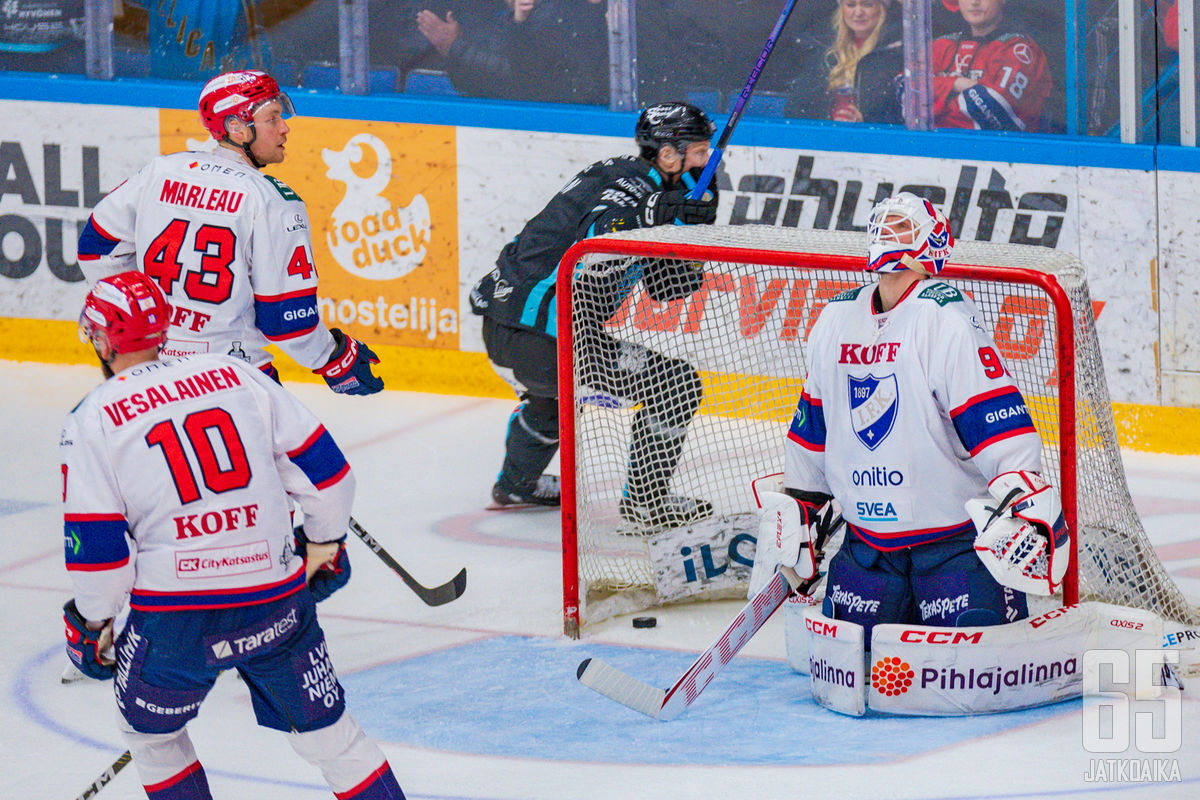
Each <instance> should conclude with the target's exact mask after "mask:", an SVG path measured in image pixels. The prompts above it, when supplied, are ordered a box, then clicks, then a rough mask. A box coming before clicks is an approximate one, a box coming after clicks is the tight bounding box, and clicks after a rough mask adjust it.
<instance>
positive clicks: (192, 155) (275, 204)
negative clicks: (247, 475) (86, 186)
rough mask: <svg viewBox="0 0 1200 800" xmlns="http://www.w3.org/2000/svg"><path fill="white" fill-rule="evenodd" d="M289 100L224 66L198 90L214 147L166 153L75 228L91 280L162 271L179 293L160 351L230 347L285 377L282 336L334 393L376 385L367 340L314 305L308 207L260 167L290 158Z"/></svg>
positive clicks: (160, 277)
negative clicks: (277, 359)
mask: <svg viewBox="0 0 1200 800" xmlns="http://www.w3.org/2000/svg"><path fill="white" fill-rule="evenodd" d="M292 113H293V112H292V103H291V100H290V99H288V96H287V95H286V94H284V93H283V92H282V91H280V89H279V85H278V84H277V83H276V82H275V80H274V79H273V78H272V77H271V76H270V75H267V74H266V73H263V72H258V71H255V70H242V71H237V72H228V73H225V74H223V75H219V76H217V77H216V78H213V79H212V80H211V81H209V82H208V83H207V84H206V85H205V86H204V89H203V90H202V91H201V93H200V120H201V122H202V123H203V125H204V127H205V129H207V130H208V132H209V133H211V134H212V137H213V139H215V140H216V142H217V144H218V147H217V148H216V150H215V151H214V152H212V153H205V152H182V153H173V154H170V155H164V156H159V157H158V158H155V159H154V160H153V161H151V162H150V163H149V164H148V165H146V166H145V167H143V168H142V169H141V170H140V171H139V172H138V173H137V174H136V175H134V176H133V177H131V178H130V179H129V180H127V181H125V182H124V183H122V184H121V185H120V186H118V187H117V188H116V189H113V191H112V192H110V193H109V194H108V195H107V196H106V197H105V198H104V199H102V200H101V201H100V202H99V203H97V204H96V207H95V209H93V211H92V215H91V217H90V218H89V219H88V222H87V225H86V227H85V228H84V230H83V232H82V234H81V235H80V237H79V265H80V267H81V268H82V269H83V270H84V273H85V275H87V277H88V278H89V279H90V280H92V281H95V280H96V279H98V278H100V277H103V276H105V275H110V274H113V273H114V272H119V271H123V270H128V269H138V270H141V271H142V272H144V273H146V274H147V275H149V276H150V277H152V278H154V280H155V281H157V282H158V285H159V287H160V288H161V289H162V290H163V292H164V293H165V294H166V295H167V298H168V299H169V300H170V302H171V328H170V332H169V334H168V338H167V343H166V345H165V346H164V348H163V353H164V355H168V356H183V355H188V354H191V353H225V354H229V355H233V356H237V357H239V358H243V359H245V360H247V361H249V362H250V363H251V364H252V365H254V366H255V367H258V368H259V369H261V370H263V371H264V372H266V373H267V374H268V375H271V376H272V377H275V378H276V379H278V376H277V373H276V371H275V368H274V367H273V366H272V365H271V356H270V354H269V353H267V351H266V350H264V349H263V348H264V347H265V346H266V345H267V344H275V345H278V346H279V347H280V349H282V350H283V351H284V352H285V353H287V354H288V355H289V356H290V357H292V358H293V359H295V360H296V361H297V362H298V363H300V364H301V365H303V366H306V367H309V368H310V369H312V370H313V372H316V373H317V374H319V375H321V376H322V377H324V378H325V381H326V382H327V383H328V384H329V386H330V387H331V388H332V389H333V390H334V391H335V392H342V393H346V394H372V393H374V392H378V391H379V390H380V389H382V388H383V381H382V380H381V379H380V378H379V377H377V376H375V375H373V374H372V373H371V365H372V364H377V363H379V359H378V358H377V357H376V356H375V354H374V353H373V352H372V351H371V350H370V348H368V347H367V346H366V345H365V344H363V343H362V342H359V341H357V340H355V339H353V338H350V337H349V336H346V335H345V334H344V333H342V331H340V330H339V329H337V328H334V329H332V330H330V329H328V328H326V327H325V325H324V324H323V323H322V322H321V319H320V315H319V313H318V310H317V272H316V268H315V267H314V265H313V255H312V254H313V250H312V238H311V234H310V232H309V228H310V226H309V221H308V211H307V210H306V208H305V206H304V203H303V201H301V199H300V197H299V196H298V195H297V194H296V193H295V192H294V191H292V189H291V188H289V187H288V186H287V185H286V184H284V183H283V182H281V181H279V180H278V179H276V178H273V177H271V176H270V175H267V174H265V173H263V172H260V170H261V168H262V167H264V166H266V165H268V164H278V163H280V162H282V161H283V160H284V156H285V153H286V150H285V145H286V142H287V135H288V132H289V130H290V129H289V128H288V124H287V122H286V118H287V117H289V116H290V115H291V114H292Z"/></svg>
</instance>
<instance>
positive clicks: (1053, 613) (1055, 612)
mask: <svg viewBox="0 0 1200 800" xmlns="http://www.w3.org/2000/svg"><path fill="white" fill-rule="evenodd" d="M1073 608H1075V606H1074V605H1069V606H1063V607H1062V608H1053V609H1051V610H1049V611H1047V612H1046V613H1045V614H1042V615H1041V616H1040V617H1034V618H1033V619H1031V620H1029V627H1031V628H1040V627H1042V626H1043V625H1045V624H1046V623H1047V622H1049V621H1050V620H1052V619H1054V618H1055V617H1061V616H1062V615H1063V614H1066V613H1069V612H1070V611H1071V609H1073Z"/></svg>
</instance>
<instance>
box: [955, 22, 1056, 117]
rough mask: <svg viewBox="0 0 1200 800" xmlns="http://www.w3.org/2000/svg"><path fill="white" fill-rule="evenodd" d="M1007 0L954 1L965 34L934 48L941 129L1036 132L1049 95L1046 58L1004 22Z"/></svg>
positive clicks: (1035, 43)
mask: <svg viewBox="0 0 1200 800" xmlns="http://www.w3.org/2000/svg"><path fill="white" fill-rule="evenodd" d="M1006 2H1007V0H958V5H959V12H960V13H961V14H962V17H963V20H964V21H965V22H966V24H967V30H965V31H963V32H960V33H953V34H950V35H948V36H941V37H939V38H937V39H936V40H934V43H933V76H934V77H933V113H934V122H935V124H936V125H937V127H939V128H975V129H977V130H1008V131H1012V130H1019V131H1036V130H1038V128H1039V125H1040V122H1041V115H1042V106H1043V105H1044V104H1045V102H1046V98H1047V96H1048V95H1049V94H1050V88H1051V84H1052V83H1053V81H1052V79H1051V77H1050V70H1049V68H1048V66H1047V64H1046V56H1045V54H1044V53H1043V52H1042V49H1041V48H1040V47H1039V46H1038V44H1037V42H1035V41H1034V40H1033V39H1032V38H1030V37H1029V36H1027V35H1026V34H1024V33H1022V32H1020V31H1018V30H1016V29H1015V28H1014V26H1012V25H1011V23H1008V22H1007V21H1006V20H1005V18H1004V6H1005V3H1006Z"/></svg>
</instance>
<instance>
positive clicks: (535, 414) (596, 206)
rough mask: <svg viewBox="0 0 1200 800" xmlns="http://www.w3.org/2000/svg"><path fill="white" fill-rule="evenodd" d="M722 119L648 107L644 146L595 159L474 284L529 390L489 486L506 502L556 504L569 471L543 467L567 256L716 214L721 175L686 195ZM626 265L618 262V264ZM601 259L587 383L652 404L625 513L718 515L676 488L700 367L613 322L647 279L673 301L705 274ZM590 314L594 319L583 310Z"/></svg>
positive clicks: (518, 382) (499, 352) (490, 346)
mask: <svg viewBox="0 0 1200 800" xmlns="http://www.w3.org/2000/svg"><path fill="white" fill-rule="evenodd" d="M714 129H715V128H714V126H713V123H712V121H711V120H709V118H708V117H707V116H706V115H705V113H704V112H703V111H701V110H700V109H699V108H696V107H695V106H691V105H688V104H686V103H660V104H658V105H654V106H650V107H649V108H646V109H645V110H644V111H642V113H641V115H640V116H639V118H638V121H637V126H636V128H635V132H634V140H635V141H636V143H637V145H638V147H639V149H640V153H639V155H637V156H633V155H626V156H616V157H614V158H609V159H606V160H604V161H598V162H596V163H594V164H592V165H591V166H589V167H587V168H586V169H584V170H583V171H582V172H580V173H579V174H578V175H576V176H575V177H574V178H572V179H571V180H570V181H569V182H568V183H567V185H566V186H565V187H563V189H562V190H561V191H560V192H559V193H558V194H556V195H555V196H554V197H553V198H552V199H551V200H550V202H549V203H548V204H547V205H546V207H545V208H544V209H542V210H541V212H540V213H538V215H537V216H535V217H534V218H533V219H531V220H529V222H528V223H526V225H525V227H524V229H522V231H521V232H520V233H519V234H518V235H517V237H516V238H515V239H513V240H512V241H511V242H509V243H508V244H507V245H506V246H505V247H504V249H503V250H501V251H500V256H499V258H498V259H497V260H496V268H495V269H493V270H492V271H491V272H490V273H488V274H487V275H485V276H484V277H483V278H482V279H480V280H479V282H478V283H476V284H475V286H474V287H473V288H472V290H471V308H472V310H473V311H474V312H475V313H476V314H480V315H482V316H483V341H484V345H485V346H486V348H487V353H488V357H489V358H490V359H491V362H492V366H493V367H494V368H495V369H496V371H497V372H498V373H499V374H500V376H501V377H503V378H504V379H505V380H506V381H508V382H509V383H510V384H511V385H512V386H513V388H514V389H515V390H516V392H517V394H518V396H519V397H520V398H521V404H520V405H519V406H518V407H517V409H516V411H515V412H514V413H513V415H512V417H511V418H510V420H509V424H508V435H507V439H506V442H505V451H506V452H505V458H504V465H503V467H502V468H501V470H500V475H499V476H498V477H497V479H496V485H495V486H494V487H492V498H493V499H494V500H495V502H496V504H497V505H498V506H511V505H542V506H557V505H558V504H559V496H560V492H559V481H558V477H557V476H554V475H543V474H542V471H543V470H545V468H546V466H547V465H548V464H549V463H550V460H551V459H552V458H553V457H554V453H555V452H556V451H557V450H558V376H557V344H556V341H555V339H556V333H557V324H558V323H557V319H556V317H555V309H556V302H555V281H556V278H557V273H558V262H559V260H560V259H561V258H562V256H563V254H564V253H566V251H567V249H568V248H569V247H570V246H571V245H572V244H574V243H575V242H577V241H579V240H581V239H584V238H587V237H589V236H598V235H602V234H606V233H611V232H614V231H621V230H629V229H632V228H648V227H652V226H655V225H668V224H680V223H682V224H688V225H691V224H711V223H712V222H713V221H715V220H716V216H717V196H716V188H715V186H714V187H713V188H712V190H711V191H710V192H708V193H706V194H705V196H704V197H703V198H702V199H700V200H692V199H689V197H688V192H689V190H690V189H691V187H693V186H694V185H695V181H696V178H697V177H698V176H699V175H700V172H701V170H702V168H703V167H704V164H705V162H706V161H707V160H708V150H709V140H710V139H711V137H712V134H713V131H714ZM616 263H621V266H620V268H619V269H618V268H616ZM604 266H605V265H604V264H599V265H596V268H595V269H591V270H589V273H588V275H587V276H584V277H585V278H586V279H588V280H592V281H595V285H594V287H593V289H594V291H593V292H592V294H593V295H594V296H598V297H602V298H603V301H602V302H600V303H598V304H592V305H591V306H590V307H589V308H588V309H587V310H586V311H580V310H576V312H575V313H576V315H577V323H578V322H581V321H582V322H585V323H586V326H585V328H586V332H585V334H584V339H585V341H587V342H588V345H589V346H593V347H594V348H595V353H596V356H597V359H596V360H597V361H598V362H599V364H600V365H601V366H600V368H599V369H597V370H596V371H595V372H596V374H595V375H593V376H589V384H590V385H592V386H593V388H595V389H598V390H600V391H602V392H604V393H606V394H609V395H612V396H613V397H614V398H616V399H618V400H619V401H621V402H624V403H629V404H631V405H634V404H640V406H641V407H640V408H639V409H638V411H637V413H636V415H635V418H634V422H633V432H632V437H631V442H630V456H629V468H628V473H627V476H626V484H625V491H624V494H623V496H622V499H621V516H622V517H623V518H624V520H625V521H626V522H627V523H629V524H631V525H635V526H637V527H639V528H642V529H652V528H658V527H669V526H676V525H683V524H686V523H688V522H691V521H693V520H697V519H702V518H704V517H706V516H709V515H710V514H712V505H711V504H710V503H708V501H706V500H700V499H694V498H689V497H681V496H678V495H674V494H671V493H670V492H669V486H670V482H671V475H672V474H673V473H674V471H675V466H676V463H677V462H678V460H679V455H680V452H681V451H682V449H683V442H684V437H685V436H686V435H687V428H688V424H689V423H690V422H691V420H692V417H693V416H694V415H695V413H696V409H697V408H698V407H699V405H700V398H701V391H702V390H701V383H700V376H699V374H698V373H697V372H696V370H695V368H694V367H692V366H691V365H690V364H688V363H687V362H685V361H681V360H679V359H675V358H667V357H665V356H663V355H661V354H659V353H656V352H653V351H651V350H647V349H646V348H644V347H641V346H639V345H636V344H633V343H630V342H621V341H618V340H617V339H614V338H613V337H612V336H610V335H608V334H607V333H605V332H604V331H603V329H602V326H603V324H604V322H605V321H606V320H607V319H608V318H609V317H610V316H612V314H613V313H615V312H616V310H617V309H618V308H619V307H620V305H621V303H622V301H624V299H625V298H626V297H627V296H628V295H629V293H630V292H631V291H632V290H633V288H634V286H636V284H637V282H638V281H639V280H641V281H642V283H643V286H644V287H645V289H646V291H647V292H648V293H649V294H650V296H651V297H652V298H653V299H654V300H656V301H659V302H666V301H669V300H674V299H678V298H680V297H686V296H687V295H689V294H691V293H692V292H694V291H696V290H697V289H699V288H700V286H701V283H702V281H703V277H704V276H703V273H702V272H701V271H700V269H698V268H697V266H696V265H695V264H692V263H689V262H675V263H674V264H671V263H670V262H668V263H667V264H665V265H663V264H661V262H660V265H659V267H658V268H657V269H656V270H655V271H654V272H647V273H646V274H642V267H641V266H640V265H632V266H630V265H628V264H624V263H622V262H614V268H613V269H611V270H607V271H606V270H605V269H604ZM597 306H599V308H598V307H597ZM581 313H586V314H587V315H588V319H586V320H580V319H579V318H578V315H579V314H581ZM593 323H594V324H593ZM577 327H578V326H577Z"/></svg>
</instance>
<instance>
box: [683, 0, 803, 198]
mask: <svg viewBox="0 0 1200 800" xmlns="http://www.w3.org/2000/svg"><path fill="white" fill-rule="evenodd" d="M795 5H796V0H787V2H786V3H784V5H783V11H781V12H780V13H779V19H778V20H776V21H775V27H774V28H772V29H771V32H770V33H769V34H768V35H767V43H766V44H765V45H763V49H762V52H761V53H759V55H758V61H756V62H755V64H754V69H752V70H750V77H749V78H748V79H747V80H746V85H745V86H744V87H742V93H741V94H740V95H738V99H737V102H736V103H734V104H733V111H731V112H730V114H729V119H728V120H726V121H725V128H724V129H723V130H722V131H721V136H720V138H719V139H717V144H716V146H715V147H713V149H712V152H711V153H709V156H708V163H706V164H705V165H704V171H703V172H701V173H700V179H699V180H697V181H696V185H695V186H693V187H692V193H691V198H692V199H693V200H699V199H700V198H701V197H703V196H704V192H705V191H707V190H708V184H709V183H711V182H712V178H713V174H714V173H715V172H716V171H717V165H718V164H720V163H721V157H722V156H723V155H725V147H726V145H728V144H729V137H731V136H733V129H734V128H736V127H737V124H738V121H739V120H740V119H741V118H742V112H743V111H744V110H745V109H746V104H747V103H749V102H750V95H751V94H753V93H754V84H756V83H758V76H759V75H761V74H762V71H763V69H764V68H765V67H766V66H767V59H769V58H770V57H771V51H772V50H774V49H775V42H776V41H778V40H779V35H780V34H781V33H783V26H784V25H786V24H787V21H788V17H790V16H791V14H792V8H793V7H795Z"/></svg>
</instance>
